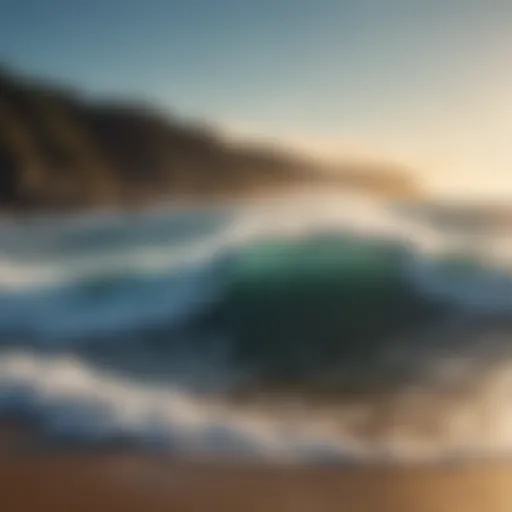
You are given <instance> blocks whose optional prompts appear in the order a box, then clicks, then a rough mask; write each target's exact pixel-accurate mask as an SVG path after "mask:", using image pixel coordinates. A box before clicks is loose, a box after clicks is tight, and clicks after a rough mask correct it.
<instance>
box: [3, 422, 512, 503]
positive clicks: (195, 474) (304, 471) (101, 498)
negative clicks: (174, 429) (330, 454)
mask: <svg viewBox="0 0 512 512" xmlns="http://www.w3.org/2000/svg"><path fill="white" fill-rule="evenodd" d="M103 510H104V511H108V512H117V511H125V512H130V511H141V512H164V511H165V512H169V511H173V512H181V511H187V512H195V511H198V512H217V511H219V512H222V511H227V512H235V511H242V512H253V511H254V512H274V511H275V512H291V511H293V512H324V511H325V512H330V511H336V512H339V511H349V512H352V511H353V512H374V511H375V512H387V511H389V512H510V511H512V463H508V462H495V463H487V464H486V463H476V462H475V463H467V464H451V465H447V464H445V465H427V466H419V465H418V466H407V467H405V466H404V467H389V466H388V467H386V466H364V467H357V468H355V467H296V466H272V465H268V464H242V463H236V462H226V461H224V462H218V461H217V462H213V461H191V460H188V461H187V460H181V459H177V458H175V457H171V456H163V455H156V454H140V453H128V452H112V453H101V454H100V453H86V452H81V453H80V452H75V453H73V452H58V453H57V452H55V451H51V450H48V449H46V448H45V447H44V446H43V445H42V444H41V443H40V442H39V441H38V439H37V436H35V435H34V434H33V431H32V430H31V429H29V428H27V427H26V425H23V424H20V423H16V422H3V423H0V511H1V512H17V511H23V512H24V511H37V512H46V511H53V512H82V511H83V512H85V511H87V512H101V511H103Z"/></svg>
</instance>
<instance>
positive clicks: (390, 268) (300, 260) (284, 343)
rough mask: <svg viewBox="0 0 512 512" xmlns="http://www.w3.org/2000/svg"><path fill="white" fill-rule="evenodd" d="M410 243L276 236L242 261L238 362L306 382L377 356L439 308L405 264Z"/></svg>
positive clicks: (229, 306) (233, 302)
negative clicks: (415, 285) (414, 285)
mask: <svg viewBox="0 0 512 512" xmlns="http://www.w3.org/2000/svg"><path fill="white" fill-rule="evenodd" d="M404 257H405V254H404V250H403V248H402V247H400V246H398V245H392V244H389V243H379V242H375V241H368V240H361V239H357V238H351V237H345V238H344V239H342V240H340V239H339V238H334V237H332V238H330V237H312V238H308V239H304V240H301V241H299V242H297V241H294V242H290V243H289V242H286V241H269V242H265V243H260V244H255V245H252V246H251V247H248V248H246V249H245V250H244V251H243V252H241V253H240V254H239V255H238V258H237V260H236V261H235V264H234V267H233V270H232V275H231V286H230V288H229V292H228V295H227V299H226V300H225V302H224V314H225V315H226V316H225V318H226V320H227V325H228V326H229V329H230V334H231V335H232V337H233V339H234V340H235V349H234V353H235V357H236V358H237V360H238V362H246V363H248V364H251V365H256V366H259V368H260V370H261V372H262V374H263V375H264V377H265V378H270V379H275V380H284V381H288V380H291V381H294V380H297V381H304V378H305V377H307V376H308V375H313V374H316V373H321V372H322V371H323V369H325V368H327V367H332V366H333V365H336V364H338V363H339V362H346V361H347V360H354V361H356V360H361V359H365V358H369V357H370V358H371V357H372V355H374V354H375V353H376V352H377V351H378V349H379V346H380V345H381V344H382V343H383V342H384V341H385V340H386V339H387V338H389V337H390V336H393V335H398V334H399V333H400V332H402V331H404V330H405V329H408V328H410V327H412V326H414V325H418V323H420V322H421V321H422V320H427V319H428V318H431V317H432V315H434V314H436V313H438V311H437V307H436V306H435V305H434V304H432V303H430V302H429V301H427V299H426V298H424V297H421V296H419V295H418V294H416V293H415V292H414V291H413V290H412V289H411V287H410V286H409V283H408V282H407V279H406V276H405V274H404V271H403V260H404Z"/></svg>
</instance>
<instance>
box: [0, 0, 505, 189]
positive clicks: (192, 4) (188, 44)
mask: <svg viewBox="0 0 512 512" xmlns="http://www.w3.org/2000/svg"><path fill="white" fill-rule="evenodd" d="M511 26H512V2H509V1H507V0H502V1H499V0H485V1H484V0H475V1H473V0H350V1H349V0H88V1H86V0H32V1H28V0H0V50H1V53H0V58H2V59H4V60H5V61H7V62H8V63H11V64H13V65H14V66H16V67H17V68H18V69H21V70H23V71H28V72H31V73H34V74H36V75H44V76H49V77H53V78H55V79H59V80H61V81H65V82H72V83H76V84H78V85H79V86H81V87H82V88H84V89H86V90H88V91H91V92H94V93H96V92H98V93H104V92H105V93H116V94H128V95H133V96H142V97H147V98H150V99H153V100H156V101H158V102H159V103H160V104H162V105H164V106H166V107H169V108H171V109H173V110H175V111H177V112H178V113H180V114H184V115H188V116H193V117H201V118H206V119H209V120H212V121H216V122H218V123H220V124H221V125H225V126H226V127H228V128H230V129H233V130H240V131H244V130H245V131H248V132H254V133H256V134H268V135H273V136H276V137H281V138H282V139H284V140H287V141H289V143H292V144H296V145H297V146H303V147H304V148H306V149H311V150H317V151H321V152H323V151H325V152H326V153H332V154H336V155H338V154H340V155H343V153H344V152H346V153H347V154H349V153H351V152H352V153H354V154H357V153H358V152H359V153H365V154H368V155H370V156H372V157H376V158H378V157H380V156H381V155H382V157H383V158H384V157H386V158H395V159H401V160H404V161H406V162H407V163H411V165H413V166H416V167H417V168H418V170H419V171H422V172H423V173H424V174H425V175H426V176H427V177H428V178H429V180H430V181H433V182H435V183H437V182H439V183H441V185H442V186H443V187H452V188H453V187H455V188H457V187H460V179H461V177H462V176H463V177H464V179H465V180H466V181H467V188H470V187H472V188H473V189H474V188H475V187H476V188H479V187H481V186H485V187H487V188H489V190H490V189H491V188H496V187H497V188H498V189H500V190H504V187H503V184H504V183H505V182H506V180H507V176H508V175H510V181H511V182H510V186H509V185H507V186H509V190H510V192H511V193H512V151H511V150H509V149H508V147H509V146H510V147H512V144H510V143H509V139H511V138H512V66H511V65H510V62H512V35H509V32H510V27H511ZM484 166H485V172H490V173H491V174H492V179H491V180H489V179H487V178H483V176H484V174H483V172H484V169H483V168H484ZM507 190H508V189H507Z"/></svg>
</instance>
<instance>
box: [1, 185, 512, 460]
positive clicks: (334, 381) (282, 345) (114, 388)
mask: <svg viewBox="0 0 512 512" xmlns="http://www.w3.org/2000/svg"><path fill="white" fill-rule="evenodd" d="M469 231H470V230H469ZM510 234H511V233H509V232H507V231H506V230H505V231H504V230H503V229H499V230H498V229H496V230H492V226H491V228H489V229H487V230H486V232H485V233H482V232H478V233H476V234H475V233H472V232H468V228H467V226H464V225H463V223H461V226H460V227H457V226H455V227H453V226H451V227H450V229H449V230H448V229H444V227H443V225H442V224H439V223H435V222H432V221H430V220H429V219H428V218H426V217H422V216H416V215H412V214H410V215H408V214H404V212H403V210H402V209H401V208H400V207H399V205H396V204H393V203H391V202H389V201H384V200H376V199H375V198H368V197H362V196H360V195H353V194H339V193H325V192H323V193H322V194H302V195H295V196H293V197H285V198H284V197H283V198H273V199H271V200H270V199H268V200H265V201H263V200H260V201H256V200H253V201H250V202H249V201H248V202H247V203H243V202H241V201H239V202H237V203H227V202H226V203H223V204H219V205H211V204H210V205H193V204H182V205H166V206H165V207H161V208H158V209H154V210H152V211H146V212H124V213H120V212H109V213H89V214H73V215H71V214H70V215H67V216H49V215H48V216H36V217H19V218H4V219H2V221H1V222H0V416H1V417H18V418H21V419H23V420H26V421H28V422H30V423H31V424H34V425H35V426H37V428H38V429H39V430H40V432H41V433H42V435H44V436H45V438H46V439H47V440H48V441H49V442H54V443H56V444H57V445H63V446H68V445H73V446H88V447H108V446H112V445H122V446H126V447H137V448H143V449H148V450H149V449H157V450H163V451H169V452H170V453H180V454H195V455H208V456H216V457H243V458H249V459H261V458H265V459H271V460H274V461H281V462H306V461H329V462H342V463H346V462H355V463H358V462H364V461H374V460H383V459H384V460H392V461H399V462H400V461H409V460H438V459H444V458H449V459H452V458H456V459H458V458H467V457H473V456H494V455H503V454H506V453H507V452H508V450H509V449H511V448H512V407H511V405H510V402H509V397H510V393H511V392H512V345H511V343H510V341H511V333H512V321H511V319H512V316H511V315H512V270H511V269H510V265H511V263H512V258H510V249H511V247H510V239H511V237H510Z"/></svg>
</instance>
